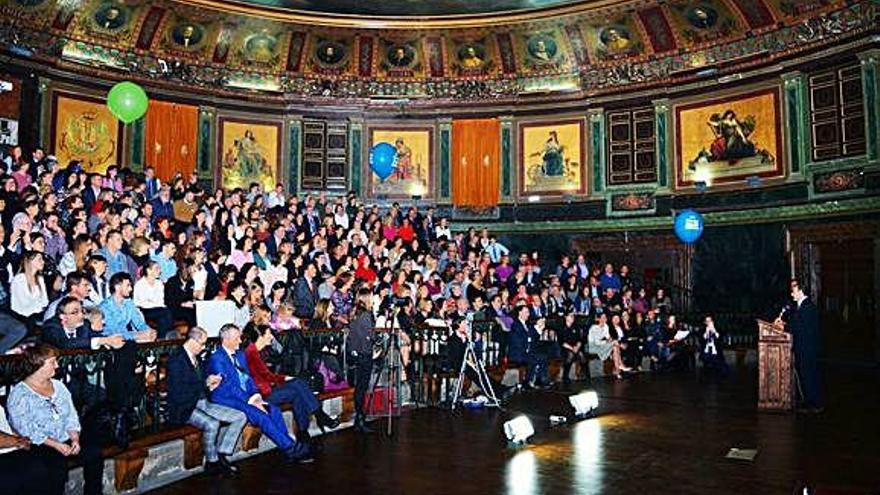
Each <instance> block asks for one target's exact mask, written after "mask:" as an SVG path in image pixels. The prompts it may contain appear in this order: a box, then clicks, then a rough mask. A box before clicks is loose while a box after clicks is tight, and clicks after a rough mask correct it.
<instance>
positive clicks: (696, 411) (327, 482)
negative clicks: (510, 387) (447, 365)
mask: <svg viewBox="0 0 880 495" xmlns="http://www.w3.org/2000/svg"><path fill="white" fill-rule="evenodd" d="M825 381H826V392H827V398H828V409H827V411H826V412H825V413H824V414H823V415H820V416H815V417H806V416H795V415H779V414H766V413H760V414H759V413H757V412H756V410H755V406H754V404H755V401H756V393H757V392H756V390H755V387H756V385H755V383H756V377H755V372H754V370H751V371H749V370H746V371H742V372H741V373H740V374H739V375H737V376H736V377H734V378H732V379H729V380H727V381H724V382H717V381H712V380H703V379H700V378H699V377H697V376H694V375H674V374H673V375H660V376H651V375H647V374H643V375H639V376H637V377H633V378H631V379H628V380H625V381H623V382H613V381H606V380H604V379H603V380H596V381H595V382H594V383H593V387H594V388H595V390H597V391H598V393H599V396H600V415H599V417H597V418H594V419H589V420H585V421H580V422H576V423H569V424H567V425H563V426H557V427H553V428H551V427H550V425H549V421H548V416H549V415H550V414H553V413H557V414H568V413H569V412H570V411H569V409H568V406H567V404H568V401H567V396H568V395H570V393H571V392H574V391H576V390H580V388H583V387H584V385H583V384H582V385H581V387H574V386H573V387H572V388H571V392H565V391H561V390H558V391H549V392H530V393H523V394H520V395H519V396H517V397H516V398H515V399H514V400H513V401H511V403H510V404H509V405H508V407H507V410H506V411H504V412H498V411H489V410H465V411H462V412H456V413H455V414H452V413H449V412H447V411H441V410H436V409H421V410H416V411H412V412H408V413H406V414H405V415H404V416H403V417H402V418H401V419H400V420H399V423H397V425H396V429H397V431H396V434H395V436H394V437H393V438H390V439H389V438H387V437H385V436H384V435H383V434H379V433H375V434H372V435H370V436H366V437H365V436H359V435H356V434H355V433H354V432H353V431H350V430H348V431H343V432H339V433H335V434H332V435H329V436H327V437H326V438H325V439H324V441H323V452H322V454H321V455H320V457H319V458H318V460H317V461H316V462H315V463H314V464H311V465H307V466H288V465H285V464H283V463H282V459H281V456H280V455H278V454H277V453H274V452H273V453H269V454H266V455H262V456H258V457H255V458H251V459H248V460H246V461H242V462H240V463H239V466H240V467H241V470H242V474H241V475H240V476H239V477H238V478H236V479H231V480H230V479H217V478H211V477H206V476H197V477H194V478H190V479H188V480H186V481H183V482H179V483H177V484H175V485H172V486H170V487H166V488H165V489H161V490H158V491H156V492H154V493H157V494H168V495H171V494H190V493H199V494H263V493H266V494H270V493H272V494H274V493H278V494H282V493H283V494H300V493H301V494H334V495H339V494H383V495H385V494H389V495H396V494H407V495H408V494H418V495H423V494H424V495H434V494H439V495H445V494H475V495H476V494H479V495H490V494H502V493H503V494H512V495H520V494H522V495H531V494H536V495H537V494H574V493H577V494H590V493H608V494H630V493H632V494H638V495H648V494H667V493H668V494H673V493H674V494H691V493H693V494H724V493H730V494H736V495H747V494H763V493H767V494H792V493H802V492H801V491H798V487H799V486H802V485H803V484H805V483H806V484H809V485H810V486H811V487H813V488H814V490H815V491H810V492H809V493H811V494H816V495H822V494H823V493H824V494H837V495H843V494H880V387H878V384H880V371H878V370H877V369H876V368H874V369H852V368H834V369H827V370H826V371H825ZM518 414H526V415H528V416H529V417H530V418H531V419H532V421H533V423H534V424H535V429H536V434H535V436H534V437H533V438H532V440H531V442H530V444H531V445H530V446H528V447H525V448H522V449H518V450H514V449H509V448H507V447H506V445H505V440H504V436H503V434H502V423H503V422H504V421H506V420H507V419H509V418H511V417H513V416H515V415H518ZM373 425H374V426H375V427H379V426H380V424H379V423H378V422H374V423H373ZM731 447H739V448H757V449H758V450H759V453H758V456H757V458H756V459H755V461H754V462H747V461H738V460H730V459H725V457H724V456H725V454H726V453H727V451H728V450H729V449H730V448H731Z"/></svg>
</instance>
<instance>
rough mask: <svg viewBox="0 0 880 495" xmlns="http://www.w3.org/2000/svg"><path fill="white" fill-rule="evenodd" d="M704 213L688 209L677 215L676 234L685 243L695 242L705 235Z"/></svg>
mask: <svg viewBox="0 0 880 495" xmlns="http://www.w3.org/2000/svg"><path fill="white" fill-rule="evenodd" d="M703 225H704V224H703V215H700V214H699V213H697V212H696V211H694V210H691V209H687V210H684V211H682V212H680V213H679V214H678V215H677V216H676V217H675V235H677V236H678V238H679V239H680V240H681V242H683V243H685V244H693V243H695V242H697V239H699V238H700V236H701V235H703Z"/></svg>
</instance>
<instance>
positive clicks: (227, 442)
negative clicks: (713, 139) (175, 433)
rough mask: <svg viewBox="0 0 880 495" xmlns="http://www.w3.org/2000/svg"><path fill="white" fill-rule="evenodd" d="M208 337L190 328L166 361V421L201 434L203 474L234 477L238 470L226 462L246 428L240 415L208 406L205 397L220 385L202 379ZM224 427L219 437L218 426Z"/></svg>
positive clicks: (216, 378)
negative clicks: (188, 426)
mask: <svg viewBox="0 0 880 495" xmlns="http://www.w3.org/2000/svg"><path fill="white" fill-rule="evenodd" d="M207 341H208V333H207V332H205V330H203V329H202V328H200V327H192V328H190V330H189V333H187V338H186V342H184V343H183V345H182V346H181V348H180V349H179V350H178V352H176V353H174V354H172V356H171V357H170V358H169V359H168V419H169V422H171V423H172V424H190V425H192V426H195V427H196V428H198V429H200V430H202V432H203V435H202V443H203V444H204V449H205V458H206V459H207V462H206V464H205V471H206V472H209V473H212V474H225V475H235V474H237V473H238V467H236V466H234V465H233V464H231V463H230V462H229V461H228V460H227V456H229V455H232V453H233V451H234V450H235V445H236V443H238V437H239V436H241V432H242V430H243V429H244V427H245V425H247V416H245V414H244V413H243V412H241V411H237V410H235V409H232V408H229V407H226V406H221V405H219V404H214V403H212V402H208V397H207V393H208V392H209V391H212V390H214V389H215V388H217V386H218V385H220V382H221V381H222V380H223V377H222V376H220V375H207V376H206V375H205V373H204V371H203V367H202V363H201V361H200V360H199V357H198V356H199V355H200V354H201V353H202V352H203V351H204V350H205V344H206V343H207ZM224 423H225V424H228V426H227V427H226V429H225V430H224V431H223V432H222V434H221V431H220V430H221V426H222V424H224Z"/></svg>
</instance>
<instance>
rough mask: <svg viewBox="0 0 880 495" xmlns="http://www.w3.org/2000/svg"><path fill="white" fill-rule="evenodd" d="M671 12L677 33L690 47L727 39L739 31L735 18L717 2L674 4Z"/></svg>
mask: <svg viewBox="0 0 880 495" xmlns="http://www.w3.org/2000/svg"><path fill="white" fill-rule="evenodd" d="M669 10H670V11H671V12H672V15H671V16H669V17H670V20H671V22H672V24H673V26H674V27H675V28H676V29H675V31H677V32H678V33H679V36H680V37H681V38H682V40H683V41H684V42H685V43H687V44H689V45H698V44H700V43H708V42H710V41H714V40H716V39H719V38H725V37H728V36H731V35H733V34H734V33H735V32H736V31H738V30H739V28H738V27H737V24H736V21H735V20H734V19H735V17H734V16H733V15H732V14H731V13H730V11H729V10H727V7H726V6H724V4H722V3H721V2H719V1H717V0H703V1H700V2H693V1H691V0H685V1H678V2H673V3H671V4H669Z"/></svg>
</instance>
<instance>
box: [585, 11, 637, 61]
mask: <svg viewBox="0 0 880 495" xmlns="http://www.w3.org/2000/svg"><path fill="white" fill-rule="evenodd" d="M586 31H587V32H589V33H590V34H589V35H588V36H589V41H588V42H587V45H588V46H589V47H590V48H591V49H592V50H593V51H592V53H591V55H593V56H594V57H595V58H596V60H599V61H602V62H609V61H612V60H617V59H622V58H628V57H633V56H636V55H640V54H641V53H642V52H644V49H645V45H644V43H643V42H642V39H641V36H640V34H639V32H638V30H637V28H636V26H635V23H634V22H633V18H632V17H631V16H626V17H620V18H617V19H614V20H612V21H611V22H608V23H606V24H599V25H591V26H589V27H588V29H587V30H586Z"/></svg>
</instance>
